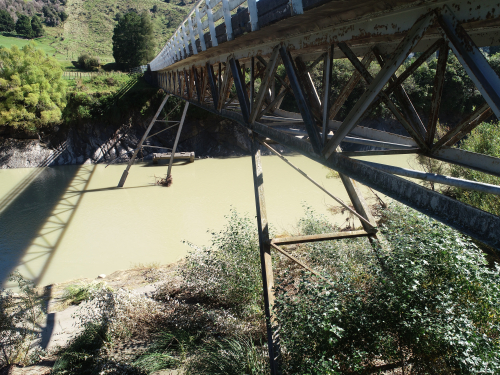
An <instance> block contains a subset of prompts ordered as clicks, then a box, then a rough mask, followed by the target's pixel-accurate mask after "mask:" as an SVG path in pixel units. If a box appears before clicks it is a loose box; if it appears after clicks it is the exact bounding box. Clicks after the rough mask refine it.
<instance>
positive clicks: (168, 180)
mask: <svg viewBox="0 0 500 375" xmlns="http://www.w3.org/2000/svg"><path fill="white" fill-rule="evenodd" d="M155 184H156V185H160V186H166V187H169V186H170V185H172V175H170V176H167V177H165V178H161V177H156V175H155Z"/></svg>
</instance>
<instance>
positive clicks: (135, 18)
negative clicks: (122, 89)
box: [113, 12, 154, 69]
mask: <svg viewBox="0 0 500 375" xmlns="http://www.w3.org/2000/svg"><path fill="white" fill-rule="evenodd" d="M113 57H114V58H115V61H116V62H117V64H118V65H119V66H120V67H121V68H122V69H130V68H133V67H136V66H140V65H144V64H146V63H147V62H149V61H151V60H152V59H153V58H154V40H153V24H152V23H151V19H150V17H149V15H148V13H147V12H144V13H142V14H140V15H139V14H137V13H135V12H129V13H127V14H125V15H124V16H123V17H121V18H120V19H119V21H118V24H117V25H116V27H115V29H114V31H113Z"/></svg>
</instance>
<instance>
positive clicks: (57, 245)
mask: <svg viewBox="0 0 500 375" xmlns="http://www.w3.org/2000/svg"><path fill="white" fill-rule="evenodd" d="M288 159H289V160H290V161H291V162H292V163H294V164H295V165H297V166H298V167H299V168H301V169H302V170H303V171H305V172H306V173H307V174H308V175H309V176H310V177H312V178H314V179H315V180H317V181H318V182H320V183H321V184H322V185H323V186H324V187H325V188H327V189H328V190H329V191H330V192H332V193H333V194H335V195H337V196H338V197H340V198H341V199H343V200H344V201H346V202H349V199H348V196H347V193H346V192H345V190H344V188H343V185H342V183H341V181H340V179H338V178H337V179H336V178H330V179H328V178H326V176H327V173H328V170H327V169H326V168H324V167H323V166H321V165H319V164H317V163H315V162H313V161H311V160H309V159H307V158H306V157H303V156H290V157H288ZM370 160H373V161H376V162H381V163H387V164H392V165H399V166H404V167H407V166H408V160H409V157H406V156H397V157H394V156H393V157H389V156H388V157H376V158H370ZM262 165H263V173H264V191H265V194H266V204H267V215H268V220H269V222H270V225H271V226H272V228H274V231H275V232H279V233H281V232H285V231H287V232H289V233H294V232H295V231H296V224H297V221H298V220H299V219H300V217H301V216H302V215H303V213H304V205H307V206H310V207H312V208H313V209H314V210H315V211H317V212H318V213H321V214H324V215H326V216H327V217H329V219H330V220H331V221H332V223H333V222H336V223H339V224H341V223H343V222H344V221H345V220H346V217H347V215H345V216H342V215H337V216H335V217H334V216H332V215H331V214H330V213H329V211H328V206H329V205H332V204H334V203H335V202H334V201H333V200H332V199H331V198H329V197H328V196H327V195H326V194H324V193H323V192H322V191H320V190H319V189H318V188H316V187H315V186H313V185H312V184H311V183H310V182H309V181H307V180H306V179H305V178H303V177H302V176H301V175H299V174H298V173H297V172H296V171H294V170H293V169H292V168H290V167H289V166H287V165H286V164H285V163H283V161H281V160H280V159H278V157H275V156H264V157H263V158H262ZM124 168H125V167H124V166H123V165H112V166H109V167H107V168H105V166H104V165H102V164H99V165H81V166H62V167H54V168H43V169H10V170H5V169H4V170H0V284H2V285H4V286H7V287H10V286H11V285H9V283H7V281H6V280H7V278H8V275H9V274H10V273H11V272H12V271H13V270H14V269H18V270H19V271H20V272H21V274H23V275H24V276H25V277H27V278H29V279H31V280H34V281H35V282H36V283H37V284H38V285H47V284H52V283H58V282H64V281H68V280H71V279H76V278H84V277H86V278H95V277H97V275H99V274H103V273H104V274H109V273H111V272H113V271H116V270H119V269H127V268H131V267H133V266H137V265H139V264H151V263H160V264H167V263H171V262H175V261H177V260H179V259H180V258H182V257H183V256H185V255H186V254H187V252H188V251H189V249H190V248H189V246H188V245H187V244H186V243H184V242H183V241H184V240H186V241H189V242H191V243H194V244H196V245H199V246H202V245H208V244H209V243H210V238H211V235H210V232H212V231H218V230H221V229H222V228H223V226H224V223H225V222H226V218H225V216H226V215H228V214H229V213H230V210H231V208H234V209H236V210H237V211H238V212H239V213H242V214H248V215H249V216H250V217H252V218H253V217H255V200H254V193H253V181H252V163H251V159H250V157H238V158H226V159H198V160H196V161H195V162H194V163H188V164H184V163H177V164H175V165H174V168H173V172H172V176H173V184H172V186H170V187H169V188H166V187H161V186H155V185H154V181H155V175H156V176H164V175H165V174H166V169H167V167H166V166H165V165H153V164H151V163H140V164H136V165H134V166H133V167H132V168H131V171H130V173H129V176H128V178H127V181H126V183H125V187H124V188H116V185H117V183H118V181H119V179H120V177H121V174H122V172H123V170H124ZM363 192H364V193H366V196H367V198H368V197H373V195H372V194H371V193H369V192H368V189H363ZM368 200H369V203H370V202H371V203H374V200H372V201H370V199H368Z"/></svg>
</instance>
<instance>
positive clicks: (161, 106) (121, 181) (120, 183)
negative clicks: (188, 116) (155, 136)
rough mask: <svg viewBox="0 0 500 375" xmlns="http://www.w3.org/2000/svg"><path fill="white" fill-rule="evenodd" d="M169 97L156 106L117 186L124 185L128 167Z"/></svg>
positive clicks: (132, 162)
mask: <svg viewBox="0 0 500 375" xmlns="http://www.w3.org/2000/svg"><path fill="white" fill-rule="evenodd" d="M169 97H170V95H169V94H167V95H166V96H165V99H163V101H162V102H161V104H160V108H158V111H156V114H155V116H154V117H153V119H152V120H151V123H150V124H149V126H148V128H147V129H146V132H145V133H144V135H143V136H142V139H141V141H140V142H139V144H138V145H137V148H136V149H135V151H134V154H133V155H132V157H131V158H130V160H129V162H128V164H127V168H125V170H124V171H123V174H122V178H121V179H120V182H119V183H118V187H123V185H125V181H126V180H127V176H128V171H129V170H130V167H131V166H132V164H134V160H135V158H136V157H137V154H138V153H139V150H140V149H141V147H142V144H143V143H144V141H145V140H146V138H147V136H148V134H149V132H150V131H151V129H152V128H153V125H154V124H155V122H156V120H157V119H158V116H160V113H161V110H162V109H163V107H164V106H165V104H166V103H167V100H168V98H169ZM172 155H173V154H172Z"/></svg>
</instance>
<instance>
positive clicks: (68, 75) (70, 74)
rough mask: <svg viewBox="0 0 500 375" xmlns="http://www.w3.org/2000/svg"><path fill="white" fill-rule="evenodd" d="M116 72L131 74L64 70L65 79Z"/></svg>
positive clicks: (108, 75)
mask: <svg viewBox="0 0 500 375" xmlns="http://www.w3.org/2000/svg"><path fill="white" fill-rule="evenodd" d="M116 74H129V73H128V72H68V71H65V72H63V78H65V79H78V78H93V77H97V76H107V77H110V76H113V75H116Z"/></svg>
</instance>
